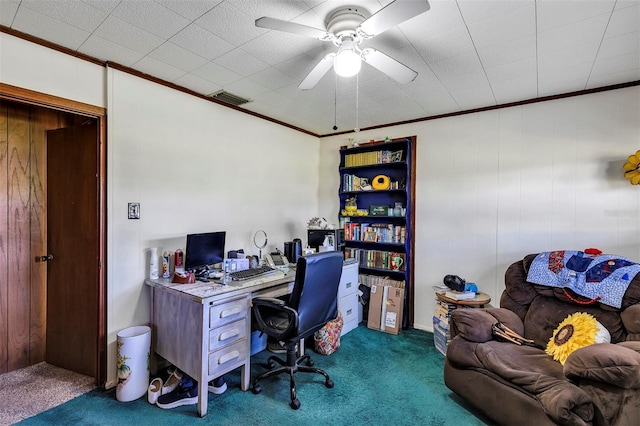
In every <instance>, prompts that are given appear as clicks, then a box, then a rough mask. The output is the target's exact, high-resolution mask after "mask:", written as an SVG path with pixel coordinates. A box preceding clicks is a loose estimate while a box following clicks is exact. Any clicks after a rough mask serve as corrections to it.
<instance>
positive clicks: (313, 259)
mask: <svg viewBox="0 0 640 426" xmlns="http://www.w3.org/2000/svg"><path fill="white" fill-rule="evenodd" d="M342 259H343V256H342V252H339V251H330V252H324V253H317V254H312V255H309V256H305V257H301V258H299V259H298V263H297V266H296V280H295V284H294V286H293V292H292V293H291V296H290V297H289V302H288V303H287V302H285V301H283V300H280V299H273V298H255V299H253V301H252V304H253V313H254V316H255V320H256V324H257V327H258V330H260V331H261V332H262V333H266V334H267V335H268V336H271V337H274V338H275V339H277V340H278V341H280V342H283V343H284V346H285V348H286V350H287V360H286V361H283V360H282V359H280V358H278V357H276V356H271V357H269V359H268V360H267V365H268V367H269V368H270V370H268V371H266V372H264V373H262V374H260V375H259V376H257V377H256V378H255V379H254V380H253V387H252V391H253V393H254V394H259V393H260V392H262V386H260V385H259V384H258V382H259V381H260V380H262V379H264V378H266V377H271V376H275V375H278V374H281V373H287V374H289V377H290V379H291V380H290V388H291V403H290V404H289V405H290V406H291V408H293V409H294V410H297V409H298V408H300V401H299V400H298V398H297V397H296V383H295V380H294V378H293V375H294V374H295V373H296V372H298V371H301V372H310V373H318V374H322V375H323V376H324V378H325V386H326V387H328V388H332V387H333V381H332V380H331V378H329V375H328V374H327V373H326V372H325V371H323V370H321V369H319V368H314V367H313V360H312V359H311V357H310V356H309V355H307V354H304V355H302V356H301V357H299V358H298V356H297V353H296V346H297V344H298V342H299V341H300V340H301V339H304V338H307V337H309V336H312V335H313V333H315V332H316V331H318V330H319V329H321V328H322V327H324V325H325V324H326V323H327V322H329V321H331V320H333V319H335V318H336V316H337V315H338V284H339V283H340V276H341V275H342ZM303 361H306V364H307V365H301V363H302V362H303ZM276 363H277V364H280V367H277V368H275V367H276Z"/></svg>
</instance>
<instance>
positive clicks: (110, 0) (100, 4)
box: [82, 0, 120, 12]
mask: <svg viewBox="0 0 640 426" xmlns="http://www.w3.org/2000/svg"><path fill="white" fill-rule="evenodd" d="M82 2H83V3H88V4H90V5H91V6H93V7H97V8H98V9H100V10H103V11H105V12H111V11H112V10H113V9H115V7H116V6H117V5H118V3H120V0H82Z"/></svg>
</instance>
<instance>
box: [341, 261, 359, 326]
mask: <svg viewBox="0 0 640 426" xmlns="http://www.w3.org/2000/svg"><path fill="white" fill-rule="evenodd" d="M338 309H340V312H341V313H342V318H343V320H344V325H343V326H342V333H340V335H341V336H342V335H345V334H347V333H348V332H350V331H351V330H353V329H354V328H356V327H357V326H358V324H360V322H361V321H362V308H361V307H360V302H359V301H358V264H357V263H348V264H345V265H344V266H343V267H342V278H340V286H339V287H338Z"/></svg>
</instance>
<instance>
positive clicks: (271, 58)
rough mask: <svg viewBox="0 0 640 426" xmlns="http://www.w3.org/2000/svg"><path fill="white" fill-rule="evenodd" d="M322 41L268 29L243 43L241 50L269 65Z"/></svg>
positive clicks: (317, 44)
mask: <svg viewBox="0 0 640 426" xmlns="http://www.w3.org/2000/svg"><path fill="white" fill-rule="evenodd" d="M323 43H325V42H322V41H319V40H317V39H314V38H311V37H303V36H299V35H296V34H289V33H284V32H281V31H269V32H268V33H266V34H263V35H261V36H260V37H257V38H254V39H253V40H251V41H249V42H247V43H245V44H243V45H242V50H244V51H245V52H247V53H250V54H251V55H253V56H255V57H256V58H259V59H260V60H262V61H264V62H266V63H268V64H270V65H275V64H278V63H280V62H284V61H286V60H287V59H290V58H292V57H293V56H297V55H300V54H302V53H305V52H307V51H309V50H310V49H314V48H316V47H318V46H320V45H321V44H323ZM327 44H329V43H327ZM336 50H337V49H336Z"/></svg>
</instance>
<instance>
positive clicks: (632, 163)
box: [622, 149, 640, 185]
mask: <svg viewBox="0 0 640 426" xmlns="http://www.w3.org/2000/svg"><path fill="white" fill-rule="evenodd" d="M628 160H629V161H627V162H626V163H624V166H622V169H623V170H624V177H626V178H627V179H629V182H630V183H631V185H639V184H640V149H639V150H638V151H636V153H635V154H631V155H630V156H629V158H628Z"/></svg>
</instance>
